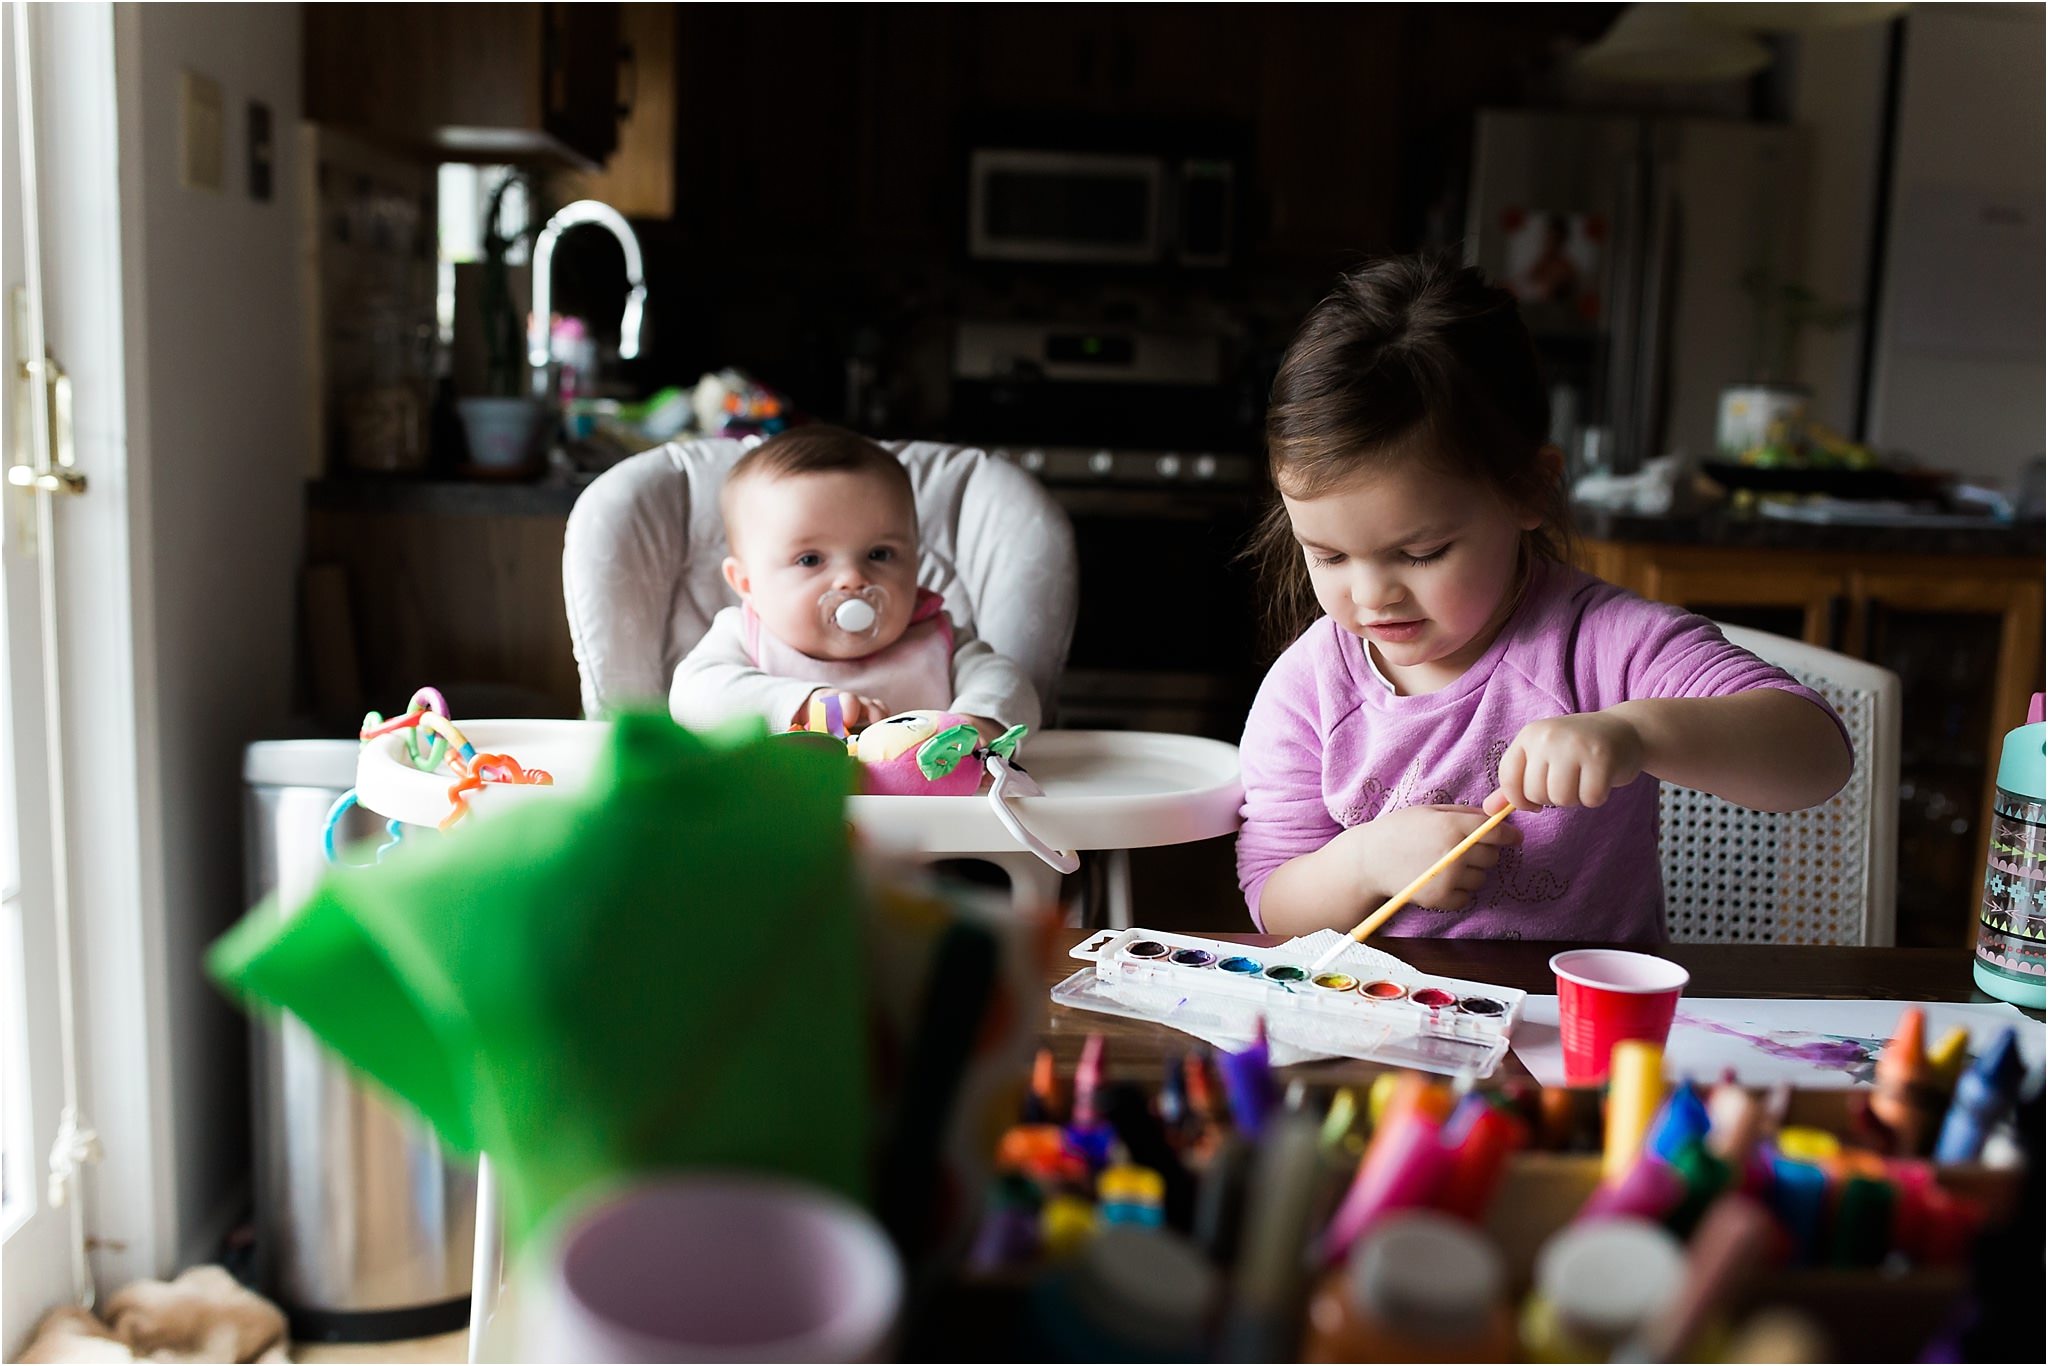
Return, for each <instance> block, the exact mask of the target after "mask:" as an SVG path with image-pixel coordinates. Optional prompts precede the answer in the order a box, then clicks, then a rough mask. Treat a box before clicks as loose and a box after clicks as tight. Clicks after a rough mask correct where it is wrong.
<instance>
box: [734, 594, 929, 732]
mask: <svg viewBox="0 0 2048 1366" xmlns="http://www.w3.org/2000/svg"><path fill="white" fill-rule="evenodd" d="M742 612H743V614H744V620H745V622H746V641H747V653H748V655H750V656H751V657H752V658H753V661H754V667H755V668H757V669H759V670H761V672H763V673H768V674H773V675H775V676H776V677H777V678H796V679H816V680H817V681H818V682H819V683H820V684H822V685H824V686H825V687H828V688H836V689H838V690H839V691H841V692H850V693H853V694H855V695H856V696H859V697H874V698H879V699H880V700H881V702H882V704H883V705H884V706H885V707H887V708H888V709H889V710H890V711H891V712H899V711H944V710H946V709H947V708H949V707H951V706H952V705H953V622H952V619H951V618H950V617H948V616H947V615H946V607H945V599H943V598H941V597H940V596H939V595H938V594H937V593H934V592H932V591H931V590H930V589H929V588H920V589H918V590H917V605H916V606H915V607H914V608H913V609H912V610H911V613H910V626H909V627H908V629H906V630H905V631H904V632H903V634H902V636H901V637H899V638H898V639H897V640H896V641H895V642H894V643H893V644H890V645H887V646H884V647H883V648H882V649H879V650H877V651H875V652H874V653H873V654H871V655H862V656H861V657H860V658H859V659H814V658H812V657H811V656H810V655H807V654H805V653H804V652H803V651H801V650H799V649H797V648H796V647H794V646H792V645H788V644H785V643H784V642H783V641H782V640H781V639H779V638H778V637H777V636H776V635H775V633H774V632H772V631H770V630H768V628H766V627H765V626H763V625H762V624H761V618H760V617H758V616H756V615H755V614H754V609H753V608H752V607H745V608H743V609H742Z"/></svg>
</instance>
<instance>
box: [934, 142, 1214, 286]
mask: <svg viewBox="0 0 2048 1366" xmlns="http://www.w3.org/2000/svg"><path fill="white" fill-rule="evenodd" d="M1235 179H1236V175H1235V171H1234V167H1233V163H1232V162H1231V161H1230V160H1229V159H1228V158H1225V157H1205V156H1158V155H1149V154H1126V153H1118V152H1083V151H1040V150H1029V149H1024V148H1001V147H991V148H982V149H978V150H976V151H975V152H973V153H972V154H971V155H970V156H969V159H968V175H967V180H968V201H967V254H968V255H969V256H970V257H972V258H974V259H975V260H978V261H1042V262H1048V263H1052V264H1058V265H1103V266H1126V265H1129V266H1150V265H1175V266H1191V267H1198V268H1199V267H1214V266H1223V265H1227V264H1229V262H1230V253H1231V245H1232V242H1231V239H1232V236H1233V233H1232V219H1233V217H1234V215H1235V207H1236V194H1235V184H1234V182H1235Z"/></svg>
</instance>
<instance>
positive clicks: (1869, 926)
mask: <svg viewBox="0 0 2048 1366" xmlns="http://www.w3.org/2000/svg"><path fill="white" fill-rule="evenodd" d="M1721 633H1722V634H1723V635H1725V636H1726V637H1727V638H1728V640H1729V642H1730V643H1731V644H1734V645H1739V646H1741V647H1742V648H1743V649H1745V650H1748V651H1749V652H1750V653H1751V654H1753V655H1755V656H1757V657H1758V658H1759V659H1762V660H1763V661H1765V662H1766V663H1769V664H1775V665H1777V666H1778V667H1779V668H1781V669H1783V670H1784V671H1785V672H1786V673H1788V674H1790V675H1792V677H1794V678H1795V679H1797V680H1799V682H1801V683H1803V684H1805V685H1806V686H1807V687H1809V688H1811V689H1813V690H1814V691H1815V692H1817V693H1819V694H1820V695H1821V696H1822V697H1823V698H1825V699H1827V703H1828V705H1829V706H1831V707H1833V708H1834V709H1835V714H1836V715H1838V716H1840V717H1841V718H1842V724H1843V725H1844V726H1845V727H1847V729H1848V732H1849V743H1850V745H1851V747H1852V748H1853V749H1854V750H1855V764H1854V766H1853V768H1852V769H1851V770H1850V773H1849V781H1848V782H1847V783H1845V784H1844V785H1843V787H1842V790H1841V791H1840V792H1838V793H1836V794H1835V795H1834V796H1833V797H1830V798H1829V799H1828V800H1827V801H1825V802H1822V803H1821V804H1820V805H1819V806H1814V807H1809V808H1807V809H1806V810H1804V811H1752V810H1749V809H1748V808H1747V807H1741V806H1737V805H1736V804H1735V803H1733V802H1728V801H1723V800H1722V799H1721V798H1719V797H1714V796H1709V795H1708V794H1707V793H1704V792H1697V791H1694V790H1693V789H1691V788H1687V787H1679V786H1677V785H1675V784H1673V783H1665V784H1663V788H1662V792H1661V802H1660V805H1661V810H1662V821H1661V825H1660V836H1659V840H1658V854H1659V858H1660V861H1661V863H1662V866H1663V871H1664V914H1665V919H1666V922H1667V924H1668V926H1669V928H1670V931H1671V937H1672V938H1673V939H1674V940H1679V941H1682V942H1687V943H1712V944H1847V945H1890V944H1891V943H1892V942H1893V939H1894V936H1895V933H1896V923H1895V921H1896V913H1897V902H1898V882H1897V870H1898V806H1899V707H1900V703H1899V677H1898V675H1897V674H1895V673H1893V672H1892V671H1891V670H1889V669H1884V668H1880V667H1878V666H1877V665H1875V664H1869V663H1865V662H1864V661H1863V660H1860V659H1852V658H1850V657H1849V656H1848V655H1844V654H1838V653H1836V652H1835V651H1833V650H1825V649H1822V648H1821V647H1819V646H1817V645H1808V644H1806V643H1804V642H1803V641H1797V640H1790V639H1787V638H1786V637H1784V636H1776V635H1771V634H1770V633H1768V632H1765V631H1755V630H1750V629H1748V628H1747V627H1742V626H1725V625H1724V626H1722V627H1721Z"/></svg>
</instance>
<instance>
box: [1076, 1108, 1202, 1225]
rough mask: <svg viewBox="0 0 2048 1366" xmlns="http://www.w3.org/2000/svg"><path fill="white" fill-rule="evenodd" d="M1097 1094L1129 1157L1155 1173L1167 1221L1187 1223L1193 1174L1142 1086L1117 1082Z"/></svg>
mask: <svg viewBox="0 0 2048 1366" xmlns="http://www.w3.org/2000/svg"><path fill="white" fill-rule="evenodd" d="M1100 1094H1101V1100H1100V1101H1099V1102H1098V1105H1099V1106H1100V1108H1101V1110H1102V1112H1103V1115H1104V1118H1105V1120H1106V1122H1107V1123H1108V1125H1109V1127H1110V1129H1111V1130H1113V1131H1114V1132H1115V1134H1116V1136H1117V1140H1118V1141H1119V1142H1121V1143H1122V1144H1123V1146H1124V1150H1125V1152H1126V1153H1127V1154H1129V1159H1130V1161H1131V1162H1132V1163H1134V1164H1136V1165H1137V1166H1140V1167H1143V1168H1146V1169H1147V1170H1149V1171H1152V1172H1156V1173H1158V1176H1159V1181H1160V1187H1161V1195H1160V1199H1161V1205H1162V1209H1163V1211H1164V1214H1165V1218H1166V1222H1167V1223H1169V1224H1171V1225H1172V1226H1173V1227H1175V1228H1179V1229H1185V1228H1188V1227H1190V1226H1191V1225H1192V1224H1193V1223H1194V1215H1195V1178H1194V1177H1193V1176H1192V1175H1190V1174H1189V1172H1188V1169H1187V1166H1186V1164H1185V1163H1183V1162H1182V1161H1181V1160H1180V1154H1179V1153H1177V1152H1175V1151H1174V1147H1173V1143H1172V1140H1171V1139H1170V1138H1169V1137H1168V1135H1167V1132H1166V1127H1165V1126H1164V1125H1162V1124H1161V1123H1160V1122H1159V1117H1158V1116H1157V1115H1155V1114H1154V1113H1153V1112H1152V1105H1151V1098H1150V1097H1148V1096H1147V1095H1146V1094H1145V1088H1144V1087H1142V1086H1139V1085H1137V1084H1135V1083H1133V1082H1119V1083H1117V1084H1116V1085H1114V1086H1109V1087H1105V1088H1104V1089H1103V1090H1102V1092H1101V1093H1100Z"/></svg>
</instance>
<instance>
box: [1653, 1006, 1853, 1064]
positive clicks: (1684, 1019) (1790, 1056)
mask: <svg viewBox="0 0 2048 1366" xmlns="http://www.w3.org/2000/svg"><path fill="white" fill-rule="evenodd" d="M1677 1023H1679V1024H1686V1025H1691V1026H1692V1027H1693V1028H1695V1029H1704V1030H1706V1031H1707V1032H1708V1033H1710V1034H1719V1035H1721V1036H1722V1037H1723V1038H1728V1039H1740V1040H1742V1042H1744V1043H1746V1044H1748V1045H1749V1046H1750V1047H1751V1048H1754V1049H1756V1050H1757V1051H1758V1052H1760V1053H1765V1054H1768V1055H1770V1056H1771V1057H1773V1058H1782V1059H1784V1060H1785V1061H1786V1062H1803V1063H1806V1064H1807V1065H1809V1066H1812V1067H1824V1068H1827V1069H1828V1070H1830V1071H1836V1072H1841V1073H1844V1074H1846V1075H1847V1076H1848V1077H1849V1078H1850V1079H1851V1080H1852V1081H1866V1082H1867V1081H1873V1080H1875V1079H1876V1076H1877V1055H1878V1054H1879V1053H1880V1052H1882V1051H1883V1050H1884V1045H1885V1040H1883V1039H1864V1038H1858V1037H1856V1036H1854V1035H1849V1034H1815V1033H1812V1032H1810V1031H1808V1030H1804V1029H1783V1030H1768V1031H1766V1032H1764V1033H1761V1034H1752V1033H1750V1032H1748V1031H1747V1030H1741V1029H1737V1028H1735V1027H1734V1026H1733V1025H1726V1024H1722V1023H1721V1022H1720V1021H1719V1020H1702V1019H1700V1018H1699V1017H1698V1016H1695V1015H1688V1014H1686V1013H1685V1012H1684V1011H1682V1010H1681V1011H1679V1012H1678V1015H1677Z"/></svg>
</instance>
